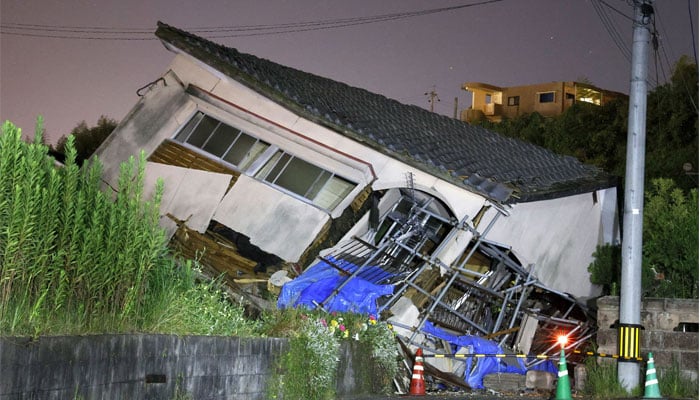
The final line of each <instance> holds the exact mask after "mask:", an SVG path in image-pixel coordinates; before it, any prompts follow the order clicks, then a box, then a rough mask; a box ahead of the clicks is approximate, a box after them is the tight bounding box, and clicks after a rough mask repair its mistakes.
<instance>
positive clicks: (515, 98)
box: [508, 96, 520, 107]
mask: <svg viewBox="0 0 700 400" xmlns="http://www.w3.org/2000/svg"><path fill="white" fill-rule="evenodd" d="M511 100H512V101H511ZM519 105H520V96H508V106H510V107H515V106H519Z"/></svg>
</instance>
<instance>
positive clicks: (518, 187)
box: [156, 22, 614, 203]
mask: <svg viewBox="0 0 700 400" xmlns="http://www.w3.org/2000/svg"><path fill="white" fill-rule="evenodd" d="M156 36H157V37H158V38H160V39H161V41H163V42H164V44H166V45H169V46H173V47H175V48H177V49H179V50H180V51H183V52H185V53H187V54H189V55H191V56H193V57H195V58H197V59H199V60H200V61H202V62H204V63H206V64H207V65H209V66H211V67H212V68H214V69H216V70H218V71H220V72H222V73H223V74H225V75H227V76H229V77H230V78H232V79H234V80H236V81H238V82H240V83H242V84H244V85H246V86H248V87H250V88H251V89H253V90H255V91H257V92H259V93H261V94H262V95H264V96H266V97H268V98H270V99H271V100H272V101H275V102H277V103H279V104H280V105H282V106H284V107H285V108H287V109H289V110H290V111H292V112H294V113H296V114H298V115H300V116H302V117H304V118H307V119H309V120H311V121H314V122H315V123H318V124H320V125H323V126H325V127H327V128H330V129H332V130H334V131H337V132H339V133H341V134H343V135H346V136H348V137H350V138H352V139H354V140H357V141H359V142H362V143H364V144H365V145H367V146H370V147H372V148H374V149H376V150H377V151H380V152H382V153H384V154H387V155H388V156H391V157H393V158H396V159H399V160H401V161H403V162H405V163H407V164H409V165H412V166H414V167H416V168H418V169H420V170H423V171H425V172H427V173H430V174H432V175H434V176H437V177H439V178H442V179H445V180H447V181H450V182H453V183H455V184H457V185H460V186H462V187H465V188H467V189H468V190H470V191H473V192H475V193H478V194H481V195H483V196H486V197H487V198H489V199H491V200H493V201H496V202H499V203H517V202H529V201H536V200H544V199H550V198H558V197H564V196H568V195H572V194H579V193H585V192H589V191H592V190H596V189H601V188H607V187H612V186H614V179H612V177H611V176H610V175H608V174H606V173H604V172H603V171H602V170H600V169H598V168H596V167H594V166H590V165H585V164H582V163H581V162H579V161H578V160H576V159H575V158H573V157H569V156H561V155H558V154H555V153H553V152H551V151H549V150H547V149H544V148H542V147H539V146H536V145H533V144H530V143H526V142H524V141H521V140H518V139H514V138H509V137H506V136H503V135H501V134H498V133H496V132H492V131H489V130H487V129H485V128H482V127H479V126H473V125H469V124H467V123H465V122H462V121H459V120H456V119H453V118H449V117H447V116H443V115H439V114H435V113H432V112H430V111H428V110H425V109H422V108H420V107H417V106H413V105H406V104H402V103H400V102H398V101H396V100H392V99H389V98H387V97H385V96H382V95H380V94H376V93H372V92H370V91H368V90H365V89H361V88H357V87H352V86H349V85H347V84H344V83H342V82H338V81H334V80H332V79H328V78H324V77H321V76H318V75H314V74H311V73H308V72H304V71H300V70H297V69H294V68H290V67H286V66H284V65H280V64H277V63H275V62H272V61H269V60H266V59H262V58H259V57H256V56H254V55H250V54H245V53H241V52H239V51H238V50H236V49H233V48H229V47H226V46H223V45H220V44H217V43H214V42H211V41H209V40H207V39H204V38H201V37H199V36H196V35H193V34H191V33H188V32H185V31H183V30H180V29H178V28H175V27H172V26H169V25H167V24H164V23H162V22H158V29H157V30H156Z"/></svg>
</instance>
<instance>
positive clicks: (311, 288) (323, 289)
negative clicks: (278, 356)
mask: <svg viewBox="0 0 700 400" xmlns="http://www.w3.org/2000/svg"><path fill="white" fill-rule="evenodd" d="M328 261H330V262H332V263H333V264H334V265H335V266H337V267H340V268H342V269H343V270H344V271H346V272H348V273H350V274H352V273H353V272H355V271H357V269H358V268H359V266H357V265H355V264H352V263H350V262H348V261H345V260H336V259H334V258H332V257H328ZM390 277H392V274H390V273H388V272H386V271H384V270H382V269H381V268H379V267H374V266H367V267H363V268H362V269H361V270H360V272H359V273H358V274H357V276H355V277H354V278H352V279H351V280H350V281H348V283H347V284H346V285H345V286H343V288H342V289H340V291H339V292H338V293H337V294H336V295H335V296H334V297H333V298H332V299H331V300H330V301H329V302H328V304H326V305H325V307H324V309H325V310H326V311H328V312H333V311H337V312H353V313H357V314H368V315H377V299H378V298H379V297H381V296H386V295H390V294H392V293H393V292H394V286H393V285H378V284H375V283H372V282H370V281H368V280H367V279H366V278H369V279H372V280H373V281H375V282H378V281H381V280H384V279H387V278H390ZM347 279H348V276H347V275H344V274H342V273H341V272H340V271H338V269H337V268H334V267H333V266H331V265H329V264H328V263H326V262H325V261H319V262H318V263H316V264H314V265H312V266H311V267H309V268H307V269H306V271H304V272H303V273H302V274H301V275H300V276H299V277H298V278H296V279H294V280H292V281H290V282H287V283H286V284H284V286H282V290H281V292H280V296H279V298H278V300H277V308H280V309H282V308H288V307H294V308H296V307H299V306H302V307H306V308H309V309H314V308H316V304H317V303H321V302H322V301H324V300H325V299H326V298H328V296H330V295H331V294H332V293H333V291H334V290H336V288H338V287H339V286H340V285H341V284H343V282H345V281H346V280H347Z"/></svg>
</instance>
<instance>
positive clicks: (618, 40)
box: [591, 0, 632, 62]
mask: <svg viewBox="0 0 700 400" xmlns="http://www.w3.org/2000/svg"><path fill="white" fill-rule="evenodd" d="M591 5H592V6H593V9H594V10H595V12H596V14H598V18H599V19H600V22H602V23H603V27H604V28H605V30H606V31H607V32H608V35H610V38H611V39H612V41H613V43H614V44H615V46H617V48H618V50H620V54H622V56H623V57H625V59H626V60H627V61H628V62H632V51H631V50H630V48H629V47H628V46H627V44H626V43H625V40H624V39H623V37H622V35H621V34H620V32H619V31H618V30H617V27H616V25H615V24H614V23H613V21H612V19H611V18H610V16H609V15H608V14H607V12H606V11H605V9H604V8H603V5H605V6H607V7H608V8H610V9H612V10H614V11H615V12H617V13H620V14H622V13H621V12H620V11H619V10H617V9H615V8H614V7H612V6H610V5H609V4H608V3H606V2H604V1H603V0H592V1H591ZM622 15H624V14H622ZM624 16H625V17H626V18H627V16H626V15H624Z"/></svg>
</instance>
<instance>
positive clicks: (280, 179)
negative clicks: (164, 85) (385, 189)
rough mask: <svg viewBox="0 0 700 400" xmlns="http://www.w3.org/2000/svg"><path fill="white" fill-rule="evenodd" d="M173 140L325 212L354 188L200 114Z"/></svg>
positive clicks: (331, 174) (308, 163)
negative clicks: (198, 150) (306, 201)
mask: <svg viewBox="0 0 700 400" xmlns="http://www.w3.org/2000/svg"><path fill="white" fill-rule="evenodd" d="M175 140H176V141H178V142H181V143H187V144H189V145H191V146H194V147H197V148H199V149H201V150H203V151H205V152H207V153H209V154H211V155H212V156H215V157H217V158H219V159H221V160H223V161H226V162H227V163H229V164H232V165H234V166H235V167H236V168H237V169H239V170H241V171H244V172H245V171H247V170H249V171H248V173H250V174H255V176H254V177H255V178H256V179H259V180H263V181H265V182H268V183H270V184H272V185H273V186H276V187H278V188H282V189H284V190H285V191H287V192H290V193H293V194H295V195H297V196H299V197H301V198H304V199H306V200H308V201H310V202H311V203H313V204H315V205H317V206H319V207H321V208H324V209H327V210H331V209H333V208H335V206H337V205H338V204H339V203H340V202H341V201H342V200H343V199H345V197H347V195H348V194H350V192H351V191H352V190H353V189H354V188H355V186H356V184H355V183H353V182H350V181H348V180H347V179H344V178H341V177H339V176H337V175H335V174H333V173H332V172H330V171H327V170H325V169H323V168H320V167H318V166H316V165H314V164H311V163H310V162H308V161H305V160H302V159H301V158H298V157H296V156H293V155H291V154H289V153H287V152H285V151H283V150H280V149H278V148H277V146H275V145H271V144H270V143H267V142H264V141H262V140H260V139H258V138H256V137H254V136H251V135H249V134H247V133H245V132H243V131H241V130H240V129H238V128H235V127H232V126H230V125H227V124H225V123H223V122H221V121H218V120H217V119H216V118H213V117H210V116H208V115H206V114H204V113H202V112H197V113H196V114H195V115H194V116H193V117H192V119H190V120H189V121H188V122H187V124H185V126H184V128H183V129H182V130H181V131H180V132H179V133H178V134H177V135H175ZM267 150H269V151H267ZM256 160H257V161H258V162H255V161H256ZM253 163H255V165H253ZM251 167H252V168H251ZM255 170H257V172H255Z"/></svg>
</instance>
